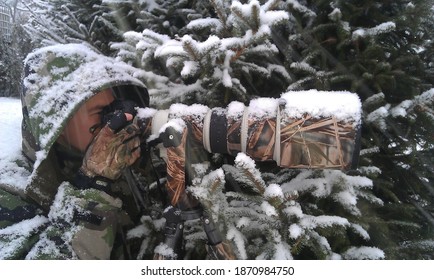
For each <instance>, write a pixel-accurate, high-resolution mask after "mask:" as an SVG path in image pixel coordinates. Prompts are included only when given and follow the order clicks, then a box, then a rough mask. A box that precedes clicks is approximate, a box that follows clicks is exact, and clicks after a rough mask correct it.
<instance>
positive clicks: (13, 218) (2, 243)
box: [0, 186, 48, 259]
mask: <svg viewBox="0 0 434 280" xmlns="http://www.w3.org/2000/svg"><path fill="white" fill-rule="evenodd" d="M0 187H1V186H0ZM41 214H42V211H40V210H39V209H38V208H37V207H36V206H35V205H34V204H31V203H28V202H26V201H24V200H23V199H22V198H21V197H19V196H18V195H15V194H11V193H9V192H6V191H4V190H2V189H1V188H0V256H1V257H0V258H1V259H22V258H24V257H25V255H26V254H27V252H28V251H29V250H30V248H32V247H33V245H34V244H35V243H36V242H37V241H38V239H39V234H40V233H41V232H42V231H43V230H44V228H45V227H46V225H47V224H48V219H47V218H46V217H44V216H42V215H41Z"/></svg>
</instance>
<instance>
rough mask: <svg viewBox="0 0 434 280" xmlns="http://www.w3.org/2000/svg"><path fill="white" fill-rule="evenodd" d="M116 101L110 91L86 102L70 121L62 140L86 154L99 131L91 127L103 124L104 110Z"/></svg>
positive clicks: (107, 90)
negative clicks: (102, 113) (92, 129)
mask: <svg viewBox="0 0 434 280" xmlns="http://www.w3.org/2000/svg"><path fill="white" fill-rule="evenodd" d="M113 101H114V97H113V94H112V92H111V90H110V89H106V90H103V91H101V92H99V93H98V94H96V95H95V96H93V97H91V98H90V99H89V100H88V101H86V102H85V103H84V104H83V105H81V107H80V108H79V109H78V111H77V112H76V113H75V114H74V116H73V117H72V118H71V119H70V120H69V121H68V123H67V125H66V127H65V129H64V131H63V133H62V135H61V139H62V141H63V142H66V144H69V145H71V146H72V147H74V148H76V149H78V150H79V151H81V152H85V151H86V149H87V146H88V145H89V144H90V142H91V141H92V139H93V137H94V136H95V135H96V134H97V133H98V132H99V129H97V130H95V131H92V132H91V130H90V128H91V127H93V126H95V125H97V124H99V123H100V122H101V111H102V109H103V108H104V107H105V106H107V105H109V104H110V103H112V102H113Z"/></svg>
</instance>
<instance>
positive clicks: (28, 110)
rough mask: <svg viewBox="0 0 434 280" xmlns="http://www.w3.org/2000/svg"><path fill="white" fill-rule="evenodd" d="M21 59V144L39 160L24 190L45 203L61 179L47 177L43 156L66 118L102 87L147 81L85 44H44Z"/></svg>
mask: <svg viewBox="0 0 434 280" xmlns="http://www.w3.org/2000/svg"><path fill="white" fill-rule="evenodd" d="M24 64H25V70H26V71H25V72H26V73H25V74H26V77H25V78H24V81H23V83H24V90H23V93H22V95H21V101H22V106H23V122H22V136H23V141H22V147H23V153H24V154H25V155H26V157H27V158H28V159H30V160H31V161H33V162H38V163H39V164H38V165H37V166H34V170H33V173H32V175H31V182H30V183H29V185H28V186H27V188H26V192H27V194H28V195H29V196H31V198H32V199H33V200H34V201H35V202H36V203H37V204H39V205H43V207H44V208H47V207H49V205H50V204H51V202H52V199H53V196H54V194H55V191H56V189H57V187H58V184H59V181H58V180H57V179H56V178H49V179H46V178H45V176H46V175H45V174H46V173H45V171H46V170H43V169H46V167H47V166H49V165H52V163H48V164H46V163H45V161H46V160H47V159H48V158H49V154H50V151H51V149H52V147H53V144H54V143H55V142H56V140H57V138H58V137H59V135H60V134H61V133H62V131H63V128H64V126H65V125H66V123H67V121H68V119H69V118H70V117H71V116H72V115H73V114H74V113H75V111H76V110H77V109H78V108H79V107H80V106H81V105H82V104H83V103H84V102H85V101H86V100H88V99H89V98H91V97H92V96H94V95H95V94H97V93H98V92H99V91H101V90H102V89H106V88H120V87H122V86H125V85H128V86H130V85H131V86H136V87H137V88H142V89H146V86H145V85H144V84H143V82H142V81H140V80H139V79H137V78H134V76H135V75H134V73H135V72H136V71H139V70H138V69H137V68H134V67H132V66H130V65H127V64H125V63H123V62H120V61H116V60H115V59H113V58H110V57H107V56H104V55H102V54H99V53H97V52H95V51H94V50H93V49H92V48H90V47H88V46H87V45H85V44H59V45H53V46H47V47H43V48H40V49H37V50H35V51H33V52H32V53H30V54H29V55H28V56H27V57H26V59H25V61H24ZM143 92H145V91H143ZM146 94H147V93H146ZM144 99H146V98H144ZM140 105H141V106H146V104H140ZM48 160H50V159H48ZM54 164H55V163H54ZM52 179H54V180H52Z"/></svg>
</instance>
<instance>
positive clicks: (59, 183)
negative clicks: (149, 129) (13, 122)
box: [0, 44, 149, 259]
mask: <svg viewBox="0 0 434 280" xmlns="http://www.w3.org/2000/svg"><path fill="white" fill-rule="evenodd" d="M25 65H26V71H27V75H26V77H25V80H24V86H25V89H24V92H23V95H22V104H23V124H22V136H23V153H24V155H25V156H26V157H27V158H28V160H29V163H30V164H29V165H30V166H32V169H31V170H32V171H31V175H30V178H29V179H28V184H27V186H25V188H22V187H16V186H13V185H7V186H5V185H2V186H0V213H1V219H0V220H4V221H2V222H1V223H0V237H1V238H0V240H1V241H0V258H3V259H4V258H26V259H110V258H131V257H133V255H134V254H135V253H137V252H134V248H133V249H132V248H129V247H128V246H127V244H126V243H127V242H126V239H125V231H126V229H130V228H132V227H133V226H134V225H135V224H136V223H137V222H138V220H139V218H140V214H141V213H140V211H138V210H137V208H136V207H134V202H131V201H134V199H133V198H132V191H131V186H130V185H128V184H127V183H126V182H125V180H124V179H123V178H121V175H122V174H123V172H127V171H128V170H127V169H128V168H129V166H131V165H132V164H134V163H135V162H136V161H137V159H138V158H139V156H140V147H139V146H140V139H139V131H138V127H137V126H136V125H135V124H133V123H132V119H133V115H134V114H135V108H134V106H135V105H132V103H131V102H130V103H129V102H122V103H121V104H123V105H122V106H123V107H122V106H121V107H120V108H119V107H118V108H110V106H112V105H113V104H114V103H115V102H114V101H115V100H116V99H126V98H131V99H133V100H134V101H135V102H136V103H137V105H138V106H141V107H146V106H147V105H148V102H149V97H148V94H147V91H146V87H145V85H144V84H143V83H142V82H141V81H140V80H138V79H135V78H133V75H134V71H137V69H135V68H133V67H130V66H128V65H126V64H124V63H120V62H117V61H115V60H113V59H111V58H108V57H106V56H103V55H99V54H97V53H96V52H94V51H93V50H92V49H90V48H89V47H87V46H85V45H81V44H69V45H56V46H51V47H45V48H41V49H39V50H36V51H34V52H33V53H31V54H30V55H29V56H28V57H27V58H26V61H25ZM125 104H126V105H125ZM112 110H114V111H115V112H110V111H112ZM107 113H110V114H109V117H108V119H106V120H105V121H106V122H107V123H102V121H103V120H102V116H103V115H104V114H107ZM23 189H24V191H23ZM11 202H12V203H11ZM20 228H21V230H20ZM23 229H24V230H23ZM135 249H137V248H135ZM136 251H137V250H136Z"/></svg>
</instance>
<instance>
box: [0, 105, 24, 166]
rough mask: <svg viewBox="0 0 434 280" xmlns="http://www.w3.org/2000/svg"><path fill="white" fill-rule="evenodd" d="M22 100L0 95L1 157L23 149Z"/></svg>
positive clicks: (6, 156) (4, 157)
mask: <svg viewBox="0 0 434 280" xmlns="http://www.w3.org/2000/svg"><path fill="white" fill-rule="evenodd" d="M21 119H22V115H21V102H20V100H19V99H13V98H5V97H0V131H1V140H0V159H1V160H3V159H6V158H10V157H11V156H12V157H14V156H16V155H17V154H18V153H19V151H20V150H21Z"/></svg>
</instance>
